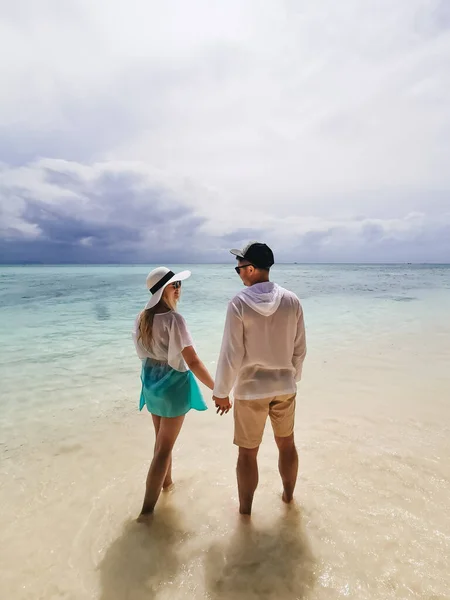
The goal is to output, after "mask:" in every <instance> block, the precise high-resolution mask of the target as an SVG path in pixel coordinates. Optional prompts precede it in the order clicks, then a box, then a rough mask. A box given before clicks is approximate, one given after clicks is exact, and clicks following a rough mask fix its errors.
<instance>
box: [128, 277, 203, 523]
mask: <svg viewBox="0 0 450 600" xmlns="http://www.w3.org/2000/svg"><path fill="white" fill-rule="evenodd" d="M190 275H191V273H190V271H183V272H181V273H178V274H177V275H175V273H173V272H172V271H170V270H169V269H167V268H166V267H158V268H157V269H154V270H153V271H152V272H151V273H149V275H148V276H147V287H148V289H149V290H150V293H151V294H152V297H151V298H150V300H149V301H148V303H147V305H146V307H145V309H144V310H143V311H142V312H141V313H140V314H139V315H138V317H137V319H136V323H135V328H134V332H133V339H134V343H135V346H136V352H137V354H138V356H139V358H140V359H142V372H141V380H142V391H141V399H140V406H139V409H140V410H142V408H143V407H144V405H146V406H147V409H148V410H149V412H150V413H151V414H152V418H153V425H154V427H155V434H156V441H155V450H154V455H153V460H152V462H151V465H150V469H149V472H148V476H147V484H146V491H145V497H144V504H143V506H142V511H141V514H140V515H139V517H138V521H144V520H145V519H146V517H148V516H149V515H151V514H152V513H153V509H154V508H155V504H156V501H157V500H158V498H159V495H160V493H161V489H168V488H169V487H170V486H171V485H172V449H173V446H174V444H175V441H176V439H177V437H178V434H179V433H180V430H181V426H182V425H183V421H184V416H185V414H186V413H187V412H188V411H189V410H190V409H191V408H194V409H195V410H206V409H207V406H206V404H205V401H204V400H203V397H202V394H201V392H200V388H199V387H198V384H197V382H196V380H195V379H194V377H193V375H192V373H194V375H195V376H196V377H197V379H199V380H200V381H201V382H202V383H204V384H205V385H206V386H207V387H209V388H210V389H211V390H212V389H213V388H214V381H213V380H212V378H211V375H210V374H209V372H208V370H207V369H206V367H205V365H204V364H203V363H202V361H201V360H200V359H199V357H198V356H197V353H196V352H195V350H194V346H193V341H192V338H191V336H190V333H189V331H188V329H187V326H186V322H185V320H184V319H183V317H182V316H181V315H180V314H179V313H178V312H176V307H177V303H178V300H179V299H180V295H181V282H182V281H184V280H185V279H187V278H188V277H190Z"/></svg>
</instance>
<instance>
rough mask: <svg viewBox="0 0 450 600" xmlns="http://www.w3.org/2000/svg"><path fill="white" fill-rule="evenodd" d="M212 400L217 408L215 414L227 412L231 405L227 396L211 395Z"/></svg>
mask: <svg viewBox="0 0 450 600" xmlns="http://www.w3.org/2000/svg"><path fill="white" fill-rule="evenodd" d="M213 401H214V404H215V405H216V408H217V411H216V412H217V414H219V413H220V416H222V415H223V414H224V413H227V412H228V411H229V410H230V408H231V407H232V406H233V405H232V403H231V402H230V398H229V397H228V396H227V397H226V398H217V397H216V396H213Z"/></svg>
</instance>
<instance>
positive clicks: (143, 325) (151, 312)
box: [138, 293, 177, 352]
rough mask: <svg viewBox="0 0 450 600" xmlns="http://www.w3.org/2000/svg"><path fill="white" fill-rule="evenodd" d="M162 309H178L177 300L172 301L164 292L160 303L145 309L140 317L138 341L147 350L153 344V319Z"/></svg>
mask: <svg viewBox="0 0 450 600" xmlns="http://www.w3.org/2000/svg"><path fill="white" fill-rule="evenodd" d="M161 309H168V310H176V309H177V303H176V302H175V301H173V302H170V300H169V299H168V298H167V297H166V294H165V293H164V294H163V295H162V297H161V300H160V301H159V302H158V304H155V306H152V307H151V308H147V309H146V310H143V311H142V312H141V316H140V318H139V335H138V342H139V343H140V344H141V346H142V347H143V348H144V350H147V352H148V351H149V350H150V348H151V345H152V334H153V319H154V317H155V315H156V314H158V313H161V312H164V310H161Z"/></svg>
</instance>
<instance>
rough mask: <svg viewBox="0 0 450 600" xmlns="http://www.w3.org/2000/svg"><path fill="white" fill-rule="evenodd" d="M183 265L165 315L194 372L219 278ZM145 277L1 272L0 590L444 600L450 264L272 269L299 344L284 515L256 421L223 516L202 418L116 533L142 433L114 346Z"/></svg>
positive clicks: (206, 341) (228, 426) (217, 444)
mask: <svg viewBox="0 0 450 600" xmlns="http://www.w3.org/2000/svg"><path fill="white" fill-rule="evenodd" d="M192 270H193V272H194V276H195V277H194V278H193V279H191V280H190V281H189V283H188V284H187V285H186V286H185V287H184V292H183V293H184V299H183V306H182V308H181V310H182V312H183V314H185V316H186V317H187V319H188V322H189V324H190V327H191V329H192V333H193V335H194V339H195V340H196V345H197V348H198V350H199V353H200V355H201V356H202V357H203V358H204V359H205V362H207V363H208V364H209V366H210V368H211V370H213V369H214V361H215V360H216V358H217V352H218V344H219V341H220V333H221V326H222V324H223V318H224V310H225V302H226V299H227V298H228V297H229V296H230V295H231V294H233V293H234V291H236V290H237V289H239V286H238V281H236V276H235V275H234V276H233V273H231V272H230V269H229V267H204V266H203V267H192ZM146 271H147V269H146V268H145V267H66V268H62V267H33V268H32V267H26V268H25V267H23V268H1V269H0V284H1V292H0V325H1V331H2V346H1V350H0V365H1V378H2V391H1V396H2V417H1V423H0V434H1V438H0V439H1V453H2V454H1V456H2V461H1V480H0V482H1V494H2V496H1V497H2V511H1V516H0V531H1V532H2V533H1V539H2V544H1V545H0V564H1V566H2V568H1V573H2V575H1V577H0V597H2V598H18V599H22V598H23V599H25V598H30V599H31V598H33V599H36V598H45V599H50V598H67V599H69V598H70V599H72V598H73V599H75V598H76V599H78V598H80V599H84V598H86V599H91V598H92V599H94V598H101V599H102V600H119V599H120V600H122V599H124V598H127V599H131V600H134V599H136V600H137V599H141V598H155V599H158V600H159V599H165V598H200V599H201V598H213V599H216V598H217V599H228V598H238V599H240V598H242V599H243V600H244V599H245V600H250V599H252V600H253V599H256V598H267V599H275V598H277V599H278V598H287V599H290V598H292V599H294V598H311V599H318V600H322V599H329V598H330V599H331V598H354V599H358V600H364V599H366V598H367V599H369V598H370V599H378V598H382V599H386V600H390V599H400V598H402V599H406V598H429V599H431V598H432V599H433V600H437V599H443V598H448V597H449V589H450V581H449V575H448V558H447V557H448V556H449V555H450V503H449V501H448V498H449V497H450V435H449V434H450V402H449V398H450V371H449V369H448V364H449V360H450V337H449V334H450V321H449V319H448V306H450V269H449V268H446V267H434V268H425V267H422V268H419V267H415V268H414V267H410V268H408V267H395V266H394V267H393V266H389V267H388V266H381V267H377V266H373V267H352V266H348V267H331V266H330V267H327V266H324V267H304V266H298V267H297V266H281V267H278V269H277V270H276V272H275V273H274V275H275V279H277V280H278V281H279V282H280V283H281V284H284V285H288V286H290V287H291V289H294V291H296V292H297V293H298V294H299V295H300V296H301V297H302V298H303V305H304V309H305V318H306V324H307V335H308V346H309V355H308V357H307V362H306V363H305V371H304V381H303V382H302V383H301V385H300V389H299V397H298V413H297V422H296V438H297V445H298V449H299V455H300V477H299V482H298V489H297V494H296V505H295V506H293V507H290V508H286V507H285V506H284V505H283V504H282V502H281V501H280V491H281V489H280V482H279V478H278V474H277V469H276V460H277V457H276V451H275V447H274V444H273V441H272V439H271V435H270V431H269V428H268V429H267V431H266V435H265V439H264V442H263V445H262V447H261V450H260V486H259V488H258V491H257V495H256V498H255V504H254V514H253V517H252V523H251V524H248V523H242V522H241V521H240V520H239V518H238V516H237V494H236V486H235V479H234V467H235V458H236V451H235V448H234V447H233V445H232V444H231V439H232V419H231V418H230V415H228V416H224V417H221V418H220V417H218V416H217V415H216V414H215V413H214V411H213V410H210V411H207V413H202V414H198V413H196V414H193V413H192V414H189V415H188V417H187V419H186V424H185V426H184V428H183V430H182V432H181V435H180V438H179V441H178V444H177V447H176V449H175V456H174V478H175V481H176V486H175V489H174V491H173V492H170V493H168V494H164V495H163V497H162V498H161V500H160V502H159V503H158V505H157V510H156V512H155V517H154V521H153V524H152V525H151V527H149V528H147V527H145V526H142V525H137V524H136V523H134V522H133V518H134V517H135V516H136V514H137V512H138V511H139V508H140V503H141V500H142V493H143V482H144V479H145V475H146V470H147V468H148V462H149V460H150V457H151V451H152V444H153V434H152V430H151V423H150V418H149V415H148V414H145V413H141V414H140V413H138V412H137V409H136V406H137V400H138V391H139V389H138V384H139V363H138V362H137V361H136V358H135V357H134V355H133V347H132V343H131V340H130V338H129V331H130V329H131V325H132V322H133V318H134V315H135V313H136V312H138V310H139V308H140V307H141V305H142V304H143V303H144V301H145V297H146V293H145V289H143V286H142V281H144V280H145V274H146ZM200 282H201V284H200Z"/></svg>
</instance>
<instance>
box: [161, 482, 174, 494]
mask: <svg viewBox="0 0 450 600" xmlns="http://www.w3.org/2000/svg"><path fill="white" fill-rule="evenodd" d="M174 489H175V484H174V483H173V481H171V482H170V483H169V484H168V485H166V484H164V485H163V489H162V491H163V492H172V491H173V490H174Z"/></svg>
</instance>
